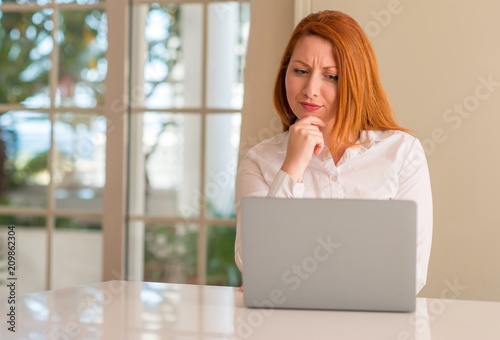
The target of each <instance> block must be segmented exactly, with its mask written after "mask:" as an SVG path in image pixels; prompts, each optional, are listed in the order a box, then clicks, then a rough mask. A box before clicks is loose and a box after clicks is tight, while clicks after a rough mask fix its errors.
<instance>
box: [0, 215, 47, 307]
mask: <svg viewBox="0 0 500 340" xmlns="http://www.w3.org/2000/svg"><path fill="white" fill-rule="evenodd" d="M10 225H13V226H15V232H16V276H15V277H17V278H18V281H17V285H18V286H17V287H18V290H17V295H22V294H28V293H33V292H39V291H43V290H45V277H46V276H45V273H46V271H47V231H46V229H45V218H43V217H35V216H33V217H32V216H6V215H0V281H1V280H2V279H4V278H5V277H6V273H5V271H3V272H2V270H3V268H5V266H4V263H5V250H6V249H7V236H8V235H7V232H8V229H7V227H8V226H10ZM5 270H6V269H5ZM2 301H5V300H2Z"/></svg>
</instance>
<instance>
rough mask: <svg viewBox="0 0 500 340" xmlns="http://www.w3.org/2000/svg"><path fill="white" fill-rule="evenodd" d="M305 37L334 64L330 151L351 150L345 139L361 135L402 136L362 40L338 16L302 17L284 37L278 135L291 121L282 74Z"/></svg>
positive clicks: (276, 92) (352, 25) (329, 13)
mask: <svg viewBox="0 0 500 340" xmlns="http://www.w3.org/2000/svg"><path fill="white" fill-rule="evenodd" d="M307 35H315V36H319V37H321V38H323V39H325V40H327V41H329V42H330V43H331V44H332V46H333V57H334V58H335V61H336V63H337V70H338V87H337V91H338V93H337V115H336V117H335V124H334V126H333V129H332V131H331V136H332V140H331V141H325V142H326V143H328V146H329V148H330V150H331V151H332V152H335V151H338V149H339V148H340V147H341V146H346V147H350V146H353V145H355V143H353V142H352V141H351V138H353V137H355V138H356V139H357V138H358V137H359V134H360V133H361V131H363V130H401V131H405V132H407V131H408V130H407V129H404V128H402V127H400V126H399V125H398V124H397V123H396V119H395V116H394V112H393V110H392V108H391V105H390V104H389V100H388V97H387V94H386V92H385V90H384V88H383V87H382V84H381V81H380V77H379V71H378V66H377V60H376V57H375V52H374V50H373V47H372V45H371V43H370V41H369V39H368V37H367V36H366V35H365V33H364V32H363V29H362V28H361V27H360V26H359V24H358V23H357V22H356V21H355V20H354V19H353V18H351V17H350V16H348V15H346V14H344V13H342V12H338V11H322V12H318V13H314V14H310V15H308V16H307V17H305V18H304V19H302V21H301V22H300V23H299V24H298V25H297V27H296V28H295V30H294V31H293V33H292V36H291V37H290V40H289V42H288V45H287V47H286V49H285V51H284V53H283V57H282V58H281V63H280V66H279V70H278V75H277V78H276V83H275V86H274V96H273V101H274V107H275V108H276V111H277V112H278V115H279V116H280V118H281V122H282V125H283V131H287V130H288V129H289V127H290V126H291V125H292V124H293V123H294V122H295V121H296V119H297V117H296V116H295V114H294V113H293V111H292V109H291V108H290V105H289V104H288V101H287V97H286V88H285V77H286V72H287V68H288V64H289V63H290V58H291V56H292V53H293V50H294V48H295V46H296V45H297V42H298V41H299V40H300V39H301V38H302V37H304V36H307Z"/></svg>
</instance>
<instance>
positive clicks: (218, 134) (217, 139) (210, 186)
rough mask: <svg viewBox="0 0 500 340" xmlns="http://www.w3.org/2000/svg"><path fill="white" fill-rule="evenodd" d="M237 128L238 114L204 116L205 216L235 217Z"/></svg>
mask: <svg viewBox="0 0 500 340" xmlns="http://www.w3.org/2000/svg"><path fill="white" fill-rule="evenodd" d="M240 126H241V114H240V113H227V114H226V113H222V114H221V113H217V114H209V115H208V117H207V133H206V141H205V148H206V160H205V169H206V171H205V176H206V178H205V195H204V197H205V202H206V204H207V213H206V214H207V216H208V217H215V218H236V216H235V212H234V191H235V181H236V170H237V163H238V146H239V137H240Z"/></svg>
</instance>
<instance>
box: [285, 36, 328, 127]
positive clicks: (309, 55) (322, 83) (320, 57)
mask: <svg viewBox="0 0 500 340" xmlns="http://www.w3.org/2000/svg"><path fill="white" fill-rule="evenodd" d="M337 79H338V77H337V64H336V63H335V60H334V58H333V47H332V44H331V43H330V42H328V41H327V40H325V39H323V38H320V37H318V36H314V35H308V36H305V37H303V38H301V39H300V40H299V41H298V42H297V45H295V49H294V50H293V53H292V56H291V58H290V63H289V64H288V68H287V71H286V78H285V87H286V98H287V100H288V104H289V105H290V108H291V109H292V111H293V113H294V114H295V115H296V116H297V118H299V119H302V118H304V117H307V116H316V117H319V118H321V119H322V120H323V121H324V122H325V123H327V126H330V127H331V126H333V122H334V120H335V115H336V113H337V112H336V111H337V109H336V108H337Z"/></svg>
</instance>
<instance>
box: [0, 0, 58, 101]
mask: <svg viewBox="0 0 500 340" xmlns="http://www.w3.org/2000/svg"><path fill="white" fill-rule="evenodd" d="M51 14H52V10H47V9H45V10H40V11H37V12H5V13H4V12H1V11H0V74H1V76H0V103H8V104H16V103H24V104H26V105H27V106H29V107H40V108H42V107H49V106H50V98H49V88H48V87H49V85H48V84H49V83H48V81H49V80H48V79H49V77H48V75H49V70H50V68H51V67H52V62H51V60H50V54H51V52H52V49H53V47H54V41H53V39H52V37H51V36H50V31H52V29H53V27H54V23H53V22H52V20H51V18H50V16H51Z"/></svg>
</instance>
